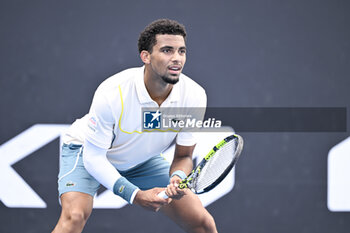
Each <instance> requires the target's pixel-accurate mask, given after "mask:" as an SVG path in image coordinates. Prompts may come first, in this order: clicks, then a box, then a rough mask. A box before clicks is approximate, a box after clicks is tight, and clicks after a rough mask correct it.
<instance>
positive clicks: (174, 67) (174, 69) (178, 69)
mask: <svg viewBox="0 0 350 233" xmlns="http://www.w3.org/2000/svg"><path fill="white" fill-rule="evenodd" d="M168 70H169V72H170V73H171V74H179V73H180V72H181V70H182V67H181V66H179V65H172V66H169V67H168Z"/></svg>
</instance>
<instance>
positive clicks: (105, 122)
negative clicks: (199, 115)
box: [53, 19, 217, 233]
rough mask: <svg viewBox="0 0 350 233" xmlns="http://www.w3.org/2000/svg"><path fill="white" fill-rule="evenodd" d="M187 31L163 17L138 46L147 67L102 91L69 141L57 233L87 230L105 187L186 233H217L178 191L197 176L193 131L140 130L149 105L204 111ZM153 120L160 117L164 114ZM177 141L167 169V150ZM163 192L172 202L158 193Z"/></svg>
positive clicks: (195, 202) (191, 197)
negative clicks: (190, 69) (189, 67)
mask: <svg viewBox="0 0 350 233" xmlns="http://www.w3.org/2000/svg"><path fill="white" fill-rule="evenodd" d="M185 38H186V31H185V28H184V26H183V25H181V24H179V23H178V22H176V21H173V20H169V19H160V20H157V21H154V22H152V23H151V24H150V25H148V26H147V27H146V28H145V29H144V31H143V32H141V34H140V37H139V40H138V48H139V52H140V57H141V60H142V62H143V63H144V66H143V67H138V68H131V69H127V70H124V71H122V72H120V73H117V74H115V75H114V76H112V77H110V78H108V79H106V80H105V81H104V82H102V84H101V85H100V86H99V87H98V88H97V90H96V92H95V95H94V98H93V101H92V104H91V108H90V111H89V113H88V114H87V115H85V116H84V117H83V118H81V119H78V120H76V121H75V122H74V123H73V124H72V126H71V127H70V128H69V130H68V131H67V133H66V134H65V136H64V138H63V142H64V144H63V146H62V151H61V158H60V172H59V177H58V190H59V195H60V201H61V205H62V212H61V216H60V218H59V220H58V223H57V225H56V227H55V229H54V230H53V232H55V233H58V232H60V233H62V232H82V230H83V228H84V225H85V223H86V221H87V219H88V217H89V216H90V214H91V211H92V207H93V197H94V196H95V194H96V192H97V190H98V189H99V187H100V184H102V185H103V186H105V187H106V188H107V189H109V190H112V191H113V192H114V193H115V194H116V195H118V196H120V197H122V198H123V199H125V200H126V201H127V202H129V203H130V204H136V205H140V206H142V207H144V208H146V209H150V210H153V211H158V210H160V212H162V213H164V214H165V215H167V216H168V217H169V218H171V219H172V220H173V221H174V222H176V223H177V224H178V225H179V226H180V227H182V228H183V229H184V230H185V231H186V232H198V233H199V232H210V233H212V232H217V230H216V226H215V222H214V219H213V217H212V216H211V215H210V214H209V213H208V211H207V210H206V209H205V208H204V207H203V205H202V204H201V202H200V200H199V198H198V197H197V196H196V195H195V194H193V193H192V192H191V191H190V190H188V189H184V190H181V189H179V188H178V187H177V186H178V184H179V182H180V181H181V180H182V179H183V178H185V177H186V176H187V175H188V174H189V173H190V172H191V170H192V167H193V164H192V152H193V150H194V147H195V144H196V141H195V138H194V136H193V135H192V134H191V133H190V132H180V133H176V132H163V133H160V132H156V133H154V132H153V133H150V132H142V120H141V116H142V108H143V107H155V108H159V107H205V106H206V94H205V91H204V89H203V88H202V87H200V86H199V85H198V84H197V83H195V82H194V81H193V80H191V79H190V78H189V77H187V76H185V75H184V74H182V69H183V67H184V65H185V62H186V44H185ZM156 114H157V113H155V114H154V116H153V117H154V118H155V119H156V118H157V117H158V116H157V115H156ZM173 141H175V142H176V147H175V155H174V160H173V161H172V163H171V164H169V163H168V162H167V161H166V160H165V159H164V158H163V157H162V155H161V153H162V151H164V150H165V149H166V148H168V147H169V145H171V143H172V142H173ZM163 190H165V191H166V194H167V195H168V196H169V197H170V198H169V199H163V198H161V197H158V196H157V195H158V194H159V193H160V192H161V191H163Z"/></svg>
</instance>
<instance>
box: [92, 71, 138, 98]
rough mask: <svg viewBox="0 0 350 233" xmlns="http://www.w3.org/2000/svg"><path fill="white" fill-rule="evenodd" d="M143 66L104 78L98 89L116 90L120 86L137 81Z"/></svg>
mask: <svg viewBox="0 0 350 233" xmlns="http://www.w3.org/2000/svg"><path fill="white" fill-rule="evenodd" d="M142 70H143V68H142V67H135V68H129V69H126V70H123V71H120V72H119V73H116V74H114V75H112V76H111V77H109V78H107V79H106V80H104V81H103V82H102V83H101V84H100V85H99V86H98V88H97V90H101V89H102V90H103V91H106V92H108V91H114V90H115V89H116V88H118V86H120V85H122V86H127V85H132V84H133V83H134V82H135V78H136V77H138V76H139V74H140V73H142Z"/></svg>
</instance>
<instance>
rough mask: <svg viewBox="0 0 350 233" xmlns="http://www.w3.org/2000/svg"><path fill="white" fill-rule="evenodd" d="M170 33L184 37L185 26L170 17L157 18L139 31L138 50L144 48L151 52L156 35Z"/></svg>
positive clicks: (155, 41)
mask: <svg viewBox="0 0 350 233" xmlns="http://www.w3.org/2000/svg"><path fill="white" fill-rule="evenodd" d="M158 34H161V35H164V34H170V35H181V36H183V37H184V39H186V30H185V26H184V25H182V24H180V23H178V22H177V21H175V20H171V19H158V20H156V21H153V22H152V23H151V24H149V25H148V26H147V27H146V28H145V29H144V30H143V31H142V32H141V33H140V37H139V40H138V48H139V52H140V53H141V51H143V50H146V51H148V52H150V53H152V49H153V46H154V45H155V44H156V43H157V40H156V35H158Z"/></svg>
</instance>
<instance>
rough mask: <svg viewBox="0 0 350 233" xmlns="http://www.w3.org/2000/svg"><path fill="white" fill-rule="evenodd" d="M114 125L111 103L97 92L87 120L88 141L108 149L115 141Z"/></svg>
mask: <svg viewBox="0 0 350 233" xmlns="http://www.w3.org/2000/svg"><path fill="white" fill-rule="evenodd" d="M114 125H115V120H114V117H113V113H112V110H111V107H110V105H109V102H108V100H107V98H106V97H105V96H104V95H103V94H102V93H99V92H98V90H97V91H96V93H95V96H94V98H93V101H92V104H91V107H90V111H89V116H88V119H87V132H86V139H87V140H89V142H91V143H92V144H94V145H96V146H98V147H100V148H103V149H108V148H110V146H111V143H112V140H113V131H114Z"/></svg>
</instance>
